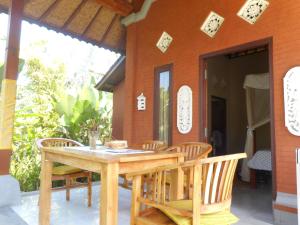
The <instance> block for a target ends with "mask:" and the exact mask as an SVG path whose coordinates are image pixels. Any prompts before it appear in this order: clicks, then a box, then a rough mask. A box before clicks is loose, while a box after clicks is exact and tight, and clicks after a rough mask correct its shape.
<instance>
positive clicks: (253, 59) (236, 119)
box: [202, 44, 273, 223]
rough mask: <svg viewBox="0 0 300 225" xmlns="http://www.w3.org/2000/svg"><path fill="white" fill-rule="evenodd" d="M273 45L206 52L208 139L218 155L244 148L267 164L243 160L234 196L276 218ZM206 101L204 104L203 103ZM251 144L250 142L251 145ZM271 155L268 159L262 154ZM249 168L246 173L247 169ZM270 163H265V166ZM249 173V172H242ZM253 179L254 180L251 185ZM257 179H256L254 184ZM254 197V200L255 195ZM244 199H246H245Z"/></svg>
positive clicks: (266, 217) (261, 216)
mask: <svg viewBox="0 0 300 225" xmlns="http://www.w3.org/2000/svg"><path fill="white" fill-rule="evenodd" d="M269 51H270V49H269V46H268V45H266V44H261V45H257V46H253V45H251V46H250V47H241V48H240V49H239V48H236V49H233V50H228V51H223V52H222V53H216V54H210V55H209V56H207V57H203V58H202V59H203V62H202V63H204V65H205V78H204V79H205V80H204V82H203V84H204V85H205V86H204V87H203V90H204V92H205V93H203V96H204V98H205V99H204V102H203V104H202V106H204V108H205V110H204V111H205V114H206V115H205V116H204V117H202V118H204V120H205V122H204V124H205V125H204V127H205V128H206V132H205V133H206V140H207V141H208V142H210V143H211V144H212V146H213V154H214V155H215V156H219V155H226V154H234V153H240V152H245V148H247V147H245V146H246V143H248V145H249V141H250V142H251V143H252V145H250V146H251V149H252V152H253V156H252V155H250V154H248V155H249V156H250V157H249V159H252V158H253V157H254V156H255V157H256V156H257V155H258V160H260V161H258V162H257V161H255V164H256V163H262V164H267V165H263V166H262V167H260V166H258V167H257V168H256V167H255V166H256V165H254V168H255V169H250V168H251V167H249V166H248V165H249V163H247V162H246V163H244V165H242V164H241V165H239V171H240V172H239V175H240V177H239V178H240V179H239V181H237V182H236V183H235V188H234V189H235V190H234V198H233V201H235V202H236V205H239V206H240V207H241V208H247V209H249V210H250V211H251V210H252V211H253V214H256V215H257V217H259V219H260V220H265V222H269V223H271V222H272V219H273V218H272V171H271V170H272V166H271V165H272V154H271V153H272V138H271V137H272V126H271V110H270V109H271V107H270V102H271V101H270V96H271V94H270V86H271V85H270V83H269V82H270V80H271V78H270V71H271V68H270V52H269ZM205 106H206V107H205ZM248 149H249V146H248ZM260 157H263V158H264V157H267V158H268V159H267V160H265V159H260ZM245 167H246V169H247V170H248V171H247V172H246V173H245V171H244V169H245ZM265 168H267V169H265ZM245 174H248V177H247V176H246V177H244V175H245ZM251 184H252V185H251ZM254 184H256V185H254ZM254 199H255V201H253V200H254ZM241 200H242V201H241ZM239 201H241V202H239Z"/></svg>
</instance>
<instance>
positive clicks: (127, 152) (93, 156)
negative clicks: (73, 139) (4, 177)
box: [42, 146, 184, 163]
mask: <svg viewBox="0 0 300 225" xmlns="http://www.w3.org/2000/svg"><path fill="white" fill-rule="evenodd" d="M42 151H43V152H45V153H50V154H56V155H64V156H69V157H74V158H80V159H86V160H89V161H94V162H101V163H116V162H134V161H141V160H153V159H163V158H175V157H176V158H178V157H183V156H184V154H183V153H177V152H159V153H156V152H153V151H145V150H136V149H135V150H133V149H110V148H107V147H104V146H101V147H97V149H95V150H91V149H90V147H43V148H42Z"/></svg>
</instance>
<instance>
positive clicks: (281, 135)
mask: <svg viewBox="0 0 300 225" xmlns="http://www.w3.org/2000/svg"><path fill="white" fill-rule="evenodd" d="M244 2H245V0H235V1H230V3H229V1H225V0H215V1H211V0H188V1H187V0H159V1H156V2H155V3H154V4H153V5H152V7H151V10H150V12H149V14H148V16H147V18H146V19H145V20H143V21H141V22H139V23H137V24H133V25H130V26H129V27H128V30H127V46H126V47H127V52H126V56H127V59H126V60H127V64H126V79H125V82H126V83H125V92H124V93H125V98H126V108H125V120H124V136H125V138H126V139H127V140H128V141H129V142H130V143H139V142H142V141H143V140H145V139H151V138H152V135H153V82H154V79H153V76H154V68H155V67H156V66H161V65H165V64H169V63H173V64H174V66H173V99H174V107H175V106H176V92H177V90H178V89H179V87H180V86H181V85H183V84H187V85H189V86H190V87H191V88H192V90H193V100H194V102H193V107H194V112H193V129H192V131H191V132H190V133H189V134H187V135H181V134H179V132H178V131H177V129H175V128H176V108H174V111H173V113H174V114H173V127H174V129H173V142H174V143H178V142H183V141H195V140H198V139H199V135H200V129H199V126H198V124H199V116H198V115H199V89H200V87H199V81H200V80H199V79H200V76H199V73H200V72H199V56H200V55H203V54H206V53H210V52H214V51H217V50H222V49H226V48H229V47H233V46H237V45H241V44H244V43H247V42H252V41H255V40H259V39H264V38H268V37H273V73H274V74H273V75H274V92H275V93H274V116H275V119H274V120H275V121H274V125H275V138H276V140H275V144H276V150H275V151H276V158H277V161H276V165H277V191H281V192H288V193H296V182H295V157H294V155H295V153H294V150H295V148H296V147H297V146H299V145H300V138H299V137H295V136H293V135H291V134H290V133H289V132H288V131H287V129H286V128H285V126H284V111H283V88H282V87H283V84H282V78H283V76H284V74H285V73H286V72H287V70H288V69H289V68H291V67H293V66H295V65H297V64H300V21H299V18H298V16H299V15H300V1H270V6H269V8H268V9H267V10H266V12H265V13H264V14H263V15H262V17H261V18H260V19H259V21H258V22H257V23H256V24H255V25H250V24H248V23H247V22H245V21H243V20H242V19H240V18H239V17H237V16H236V14H237V12H238V11H239V9H240V7H241V6H242V5H243V4H244ZM210 10H214V11H216V12H217V13H219V14H220V15H222V16H223V17H225V22H224V24H223V26H222V27H221V29H220V31H219V32H218V33H217V35H216V37H215V38H213V39H211V38H209V37H208V36H206V35H205V34H204V33H202V32H201V31H200V26H201V24H202V22H203V21H204V20H205V18H206V16H207V15H208V13H209V12H210ZM163 31H167V32H168V33H169V34H170V35H171V36H172V37H173V38H174V40H173V43H172V44H171V46H170V48H169V50H168V51H167V52H166V53H165V54H162V53H161V52H160V51H159V50H158V49H157V48H156V42H157V40H158V39H159V37H160V35H161V33H162V32H163ZM200 69H201V68H200ZM141 92H143V93H144V94H145V96H146V97H147V110H146V111H145V112H138V111H137V110H136V97H137V96H138V95H139V94H140V93H141Z"/></svg>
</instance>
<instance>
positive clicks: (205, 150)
mask: <svg viewBox="0 0 300 225" xmlns="http://www.w3.org/2000/svg"><path fill="white" fill-rule="evenodd" d="M171 148H172V147H171ZM173 148H176V149H177V151H178V152H183V153H185V154H186V156H185V158H184V160H185V161H189V160H195V159H204V158H207V157H208V155H209V153H210V152H211V151H212V146H211V145H210V144H207V143H204V142H186V143H182V144H179V145H176V146H174V147H173Z"/></svg>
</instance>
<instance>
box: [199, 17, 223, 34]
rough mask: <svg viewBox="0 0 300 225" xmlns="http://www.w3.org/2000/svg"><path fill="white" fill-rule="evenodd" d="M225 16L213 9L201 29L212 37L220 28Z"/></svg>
mask: <svg viewBox="0 0 300 225" xmlns="http://www.w3.org/2000/svg"><path fill="white" fill-rule="evenodd" d="M224 20H225V19H224V18H223V17H222V16H220V15H219V14H217V13H215V12H213V11H211V12H210V14H209V15H208V17H207V18H206V20H205V21H204V23H203V24H202V27H201V30H202V31H203V32H204V33H206V34H207V35H208V36H210V37H214V36H215V35H216V33H217V32H218V30H219V29H220V27H221V25H222V23H223V22H224Z"/></svg>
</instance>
